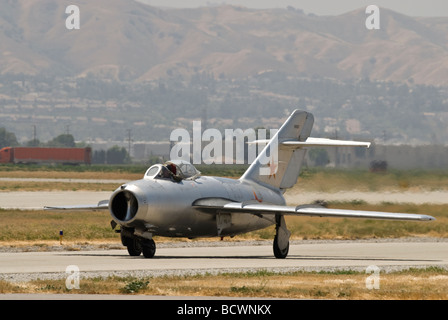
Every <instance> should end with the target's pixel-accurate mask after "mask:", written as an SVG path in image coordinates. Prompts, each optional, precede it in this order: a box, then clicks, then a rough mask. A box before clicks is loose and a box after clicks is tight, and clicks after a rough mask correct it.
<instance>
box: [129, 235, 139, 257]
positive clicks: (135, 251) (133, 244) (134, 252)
mask: <svg viewBox="0 0 448 320" xmlns="http://www.w3.org/2000/svg"><path fill="white" fill-rule="evenodd" d="M126 248H128V253H129V255H130V256H132V257H138V256H139V255H140V254H141V253H142V245H141V244H140V241H139V240H137V239H131V238H128V239H126Z"/></svg>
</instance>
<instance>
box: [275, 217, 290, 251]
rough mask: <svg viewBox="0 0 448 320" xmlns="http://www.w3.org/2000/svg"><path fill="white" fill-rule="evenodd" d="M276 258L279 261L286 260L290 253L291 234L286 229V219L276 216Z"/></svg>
mask: <svg viewBox="0 0 448 320" xmlns="http://www.w3.org/2000/svg"><path fill="white" fill-rule="evenodd" d="M275 231H276V234H275V237H274V244H273V249H274V256H275V257H276V258H277V259H285V258H286V256H287V255H288V252H289V236H290V235H291V232H289V230H288V229H287V228H286V223H285V217H284V216H283V215H277V216H275Z"/></svg>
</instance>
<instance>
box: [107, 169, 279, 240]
mask: <svg viewBox="0 0 448 320" xmlns="http://www.w3.org/2000/svg"><path fill="white" fill-rule="evenodd" d="M207 198H212V199H217V198H222V199H227V200H231V201H235V202H247V201H253V202H257V201H258V202H262V203H269V204H277V205H285V199H284V198H283V196H282V194H281V193H280V191H278V192H276V191H275V190H273V189H271V188H268V187H264V186H261V185H259V184H255V183H250V182H247V181H241V180H235V179H229V178H221V177H210V176H203V177H198V178H197V179H195V180H182V181H179V182H174V181H172V180H170V179H146V178H145V179H141V180H137V181H132V182H129V183H127V184H125V185H122V186H121V187H120V188H118V189H117V190H115V192H114V193H113V194H112V196H111V200H110V202H109V210H110V213H111V216H112V218H113V219H114V220H115V221H116V222H117V223H118V224H119V225H121V226H122V227H124V228H133V229H135V230H136V234H140V235H141V236H143V237H152V236H153V235H160V236H165V237H188V238H195V237H215V236H233V235H236V234H239V233H244V232H249V231H253V230H258V229H262V228H265V227H268V226H270V225H272V224H274V223H275V219H274V218H273V217H272V216H268V217H264V216H263V215H259V216H257V215H253V214H236V215H233V214H228V213H227V214H221V215H220V214H218V215H216V216H215V215H213V214H208V213H205V212H201V211H198V210H196V209H194V208H193V207H192V204H193V203H194V202H195V201H197V200H200V199H207ZM125 202H126V203H125ZM145 232H146V233H145Z"/></svg>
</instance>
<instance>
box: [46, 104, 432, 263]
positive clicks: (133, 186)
mask: <svg viewBox="0 0 448 320" xmlns="http://www.w3.org/2000/svg"><path fill="white" fill-rule="evenodd" d="M313 123H314V117H313V115H312V114H311V113H308V112H305V111H300V110H295V111H294V112H293V113H292V114H291V115H290V116H289V118H288V119H287V120H286V121H285V123H284V124H283V125H282V127H281V128H280V129H279V130H278V131H277V133H276V135H275V136H274V137H273V138H272V139H271V140H269V141H268V142H267V145H266V147H265V148H264V149H263V151H261V152H260V154H259V155H258V157H257V158H256V159H255V161H254V162H253V163H252V164H251V165H250V167H249V168H248V169H247V171H246V172H245V173H244V174H243V175H242V176H241V177H240V178H239V179H228V178H221V177H211V176H201V175H200V172H199V171H197V170H196V168H195V167H194V166H193V165H192V164H190V163H189V162H187V161H183V160H173V161H168V162H167V163H165V164H156V165H154V166H152V167H150V168H149V169H148V170H147V171H146V173H145V175H144V177H143V179H141V180H137V181H132V182H128V183H126V184H124V185H122V186H120V187H119V188H118V189H117V190H115V192H113V194H112V195H111V197H110V199H109V200H105V201H101V202H100V203H98V204H96V205H80V206H66V207H46V209H53V210H102V209H104V210H109V212H110V214H111V216H112V219H113V220H112V221H111V225H112V228H114V229H115V228H116V227H117V225H119V226H120V229H119V230H117V232H120V235H121V242H122V244H123V245H124V246H126V247H127V249H128V252H129V254H130V255H131V256H139V255H140V254H141V253H143V255H144V257H145V258H152V257H153V256H154V254H155V252H156V245H155V243H154V240H153V237H154V236H164V237H187V238H197V237H226V236H231V237H232V236H235V235H237V234H241V233H246V232H250V231H253V230H258V229H263V228H266V227H268V226H271V225H275V230H276V235H275V237H274V244H273V250H274V256H275V257H276V258H286V256H287V255H288V249H289V237H290V232H289V231H288V229H287V227H286V223H285V215H291V216H318V217H341V218H366V219H390V220H414V221H428V220H434V218H433V217H431V216H427V215H417V214H407V213H386V212H372V211H358V210H342V209H328V208H324V207H321V206H317V205H299V206H286V204H285V198H284V197H283V194H284V192H285V191H286V189H288V188H291V187H293V186H294V184H295V183H296V182H297V178H298V176H299V173H300V168H301V165H302V162H303V159H304V156H305V153H306V151H307V149H308V148H310V147H322V146H358V147H369V146H370V143H368V142H354V141H342V140H330V139H320V138H311V137H309V136H310V133H311V129H312V126H313ZM273 148H277V149H276V150H277V156H278V159H277V161H272V162H271V163H268V164H266V161H264V160H263V159H266V157H268V153H269V154H272V151H273V150H274V149H273ZM269 157H270V156H269ZM261 169H265V170H264V171H262V170H261ZM266 172H267V173H268V174H266Z"/></svg>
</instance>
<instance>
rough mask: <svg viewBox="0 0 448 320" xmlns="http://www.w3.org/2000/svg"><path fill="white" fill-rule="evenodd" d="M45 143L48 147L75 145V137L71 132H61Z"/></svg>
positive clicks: (72, 146) (71, 146)
mask: <svg viewBox="0 0 448 320" xmlns="http://www.w3.org/2000/svg"><path fill="white" fill-rule="evenodd" d="M47 145H48V146H49V147H66V148H74V147H75V138H73V136H72V135H71V134H61V135H59V136H57V137H56V138H54V139H53V140H51V141H48V143H47Z"/></svg>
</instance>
